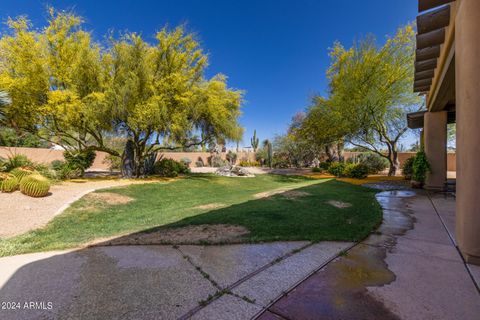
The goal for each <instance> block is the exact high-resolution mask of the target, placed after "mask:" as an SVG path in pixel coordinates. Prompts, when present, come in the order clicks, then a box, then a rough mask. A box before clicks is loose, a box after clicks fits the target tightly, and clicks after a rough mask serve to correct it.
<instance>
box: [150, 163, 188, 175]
mask: <svg viewBox="0 0 480 320" xmlns="http://www.w3.org/2000/svg"><path fill="white" fill-rule="evenodd" d="M153 170H154V172H155V174H158V175H160V176H162V177H169V178H173V177H176V176H178V175H179V174H181V173H189V172H190V169H189V168H188V167H187V166H185V165H184V164H183V163H181V162H178V161H175V160H173V159H161V160H159V161H157V162H155V166H154V169H153Z"/></svg>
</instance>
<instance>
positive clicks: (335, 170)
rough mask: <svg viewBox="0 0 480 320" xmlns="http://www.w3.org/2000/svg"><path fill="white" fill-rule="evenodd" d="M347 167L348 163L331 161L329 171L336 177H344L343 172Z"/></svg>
mask: <svg viewBox="0 0 480 320" xmlns="http://www.w3.org/2000/svg"><path fill="white" fill-rule="evenodd" d="M345 167H346V164H345V163H343V162H331V163H330V166H329V167H328V170H327V171H328V173H330V174H331V175H334V176H335V177H342V176H343V172H344V171H345Z"/></svg>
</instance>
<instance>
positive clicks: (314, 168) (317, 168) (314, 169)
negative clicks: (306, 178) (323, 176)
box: [312, 167, 322, 172]
mask: <svg viewBox="0 0 480 320" xmlns="http://www.w3.org/2000/svg"><path fill="white" fill-rule="evenodd" d="M312 172H322V169H321V168H319V167H313V168H312Z"/></svg>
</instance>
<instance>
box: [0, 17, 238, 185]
mask: <svg viewBox="0 0 480 320" xmlns="http://www.w3.org/2000/svg"><path fill="white" fill-rule="evenodd" d="M82 22H83V21H82V19H81V18H80V17H78V16H76V15H75V14H73V13H69V12H58V11H55V10H54V9H49V20H48V24H47V26H46V27H45V28H44V29H42V30H36V29H33V28H32V26H31V24H30V22H29V21H28V20H27V18H26V17H19V18H17V19H10V20H9V21H8V28H9V29H8V31H7V32H5V33H3V34H2V38H1V39H0V88H2V89H4V90H5V91H6V92H8V94H9V95H10V97H11V99H12V103H11V104H9V105H7V106H5V107H2V112H3V114H4V115H5V119H6V121H7V122H8V124H9V126H10V127H12V128H18V129H22V130H28V131H30V132H34V133H36V134H38V135H39V136H41V137H42V138H43V139H45V140H49V141H51V142H55V143H57V144H60V145H62V146H65V147H66V148H67V149H72V148H73V149H78V150H84V149H93V150H101V151H106V152H108V153H110V154H111V155H114V156H121V154H120V153H119V152H118V150H117V149H114V148H111V147H109V145H108V143H107V141H106V140H108V139H106V137H112V136H121V137H125V138H126V139H127V140H128V141H130V145H131V146H132V149H133V153H132V155H133V158H134V159H133V161H131V164H132V166H133V167H132V168H131V169H132V170H131V171H132V172H133V174H135V175H136V176H139V175H141V174H142V170H143V162H144V160H145V159H146V157H148V156H149V155H151V154H153V153H155V152H157V151H158V150H161V149H165V148H167V149H176V148H188V147H190V146H192V145H200V144H202V145H204V144H205V143H207V142H211V141H222V142H224V141H227V140H239V139H241V136H242V134H243V129H242V128H241V127H240V126H239V124H238V121H237V119H238V117H239V116H240V106H241V103H242V96H243V93H242V92H241V91H239V90H233V89H230V88H229V87H228V85H227V80H226V77H225V76H224V75H221V74H218V75H215V76H213V77H212V78H210V79H208V78H206V77H205V69H206V67H207V65H208V56H207V55H206V54H205V53H204V52H203V50H202V48H201V46H200V44H199V42H198V41H197V40H196V39H195V36H194V35H193V34H190V33H187V32H186V31H185V28H184V27H183V26H180V27H177V28H175V29H173V30H169V29H167V28H163V29H162V30H161V31H159V32H158V33H157V34H156V35H155V42H154V44H150V43H149V42H147V41H145V40H144V39H143V38H142V37H141V36H140V35H138V34H135V33H127V34H125V35H123V36H122V37H120V38H119V39H115V38H113V37H110V38H109V41H108V42H107V43H106V44H105V45H103V46H102V45H100V44H99V43H96V42H94V41H93V40H92V36H91V33H90V32H88V31H85V30H84V29H83V28H82ZM198 136H201V137H202V139H201V140H200V139H198V138H196V137H198ZM130 160H132V159H130Z"/></svg>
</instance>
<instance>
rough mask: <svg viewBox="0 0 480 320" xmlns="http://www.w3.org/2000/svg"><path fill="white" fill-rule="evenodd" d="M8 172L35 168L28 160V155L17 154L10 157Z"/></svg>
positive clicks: (7, 166)
mask: <svg viewBox="0 0 480 320" xmlns="http://www.w3.org/2000/svg"><path fill="white" fill-rule="evenodd" d="M5 166H6V168H5V169H6V171H12V170H13V169H15V168H19V167H27V166H33V162H32V161H31V160H30V159H28V157H27V156H26V155H23V154H17V155H14V156H11V157H8V159H7V161H6V163H5Z"/></svg>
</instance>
